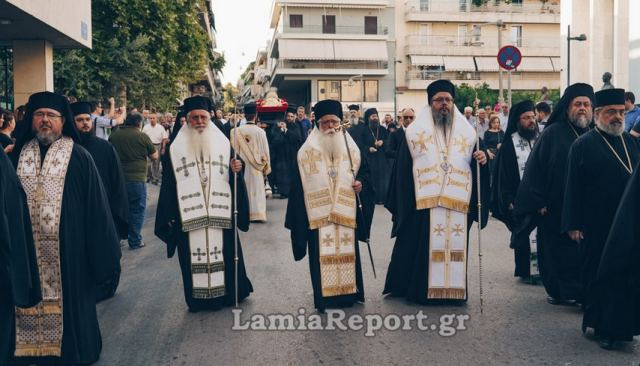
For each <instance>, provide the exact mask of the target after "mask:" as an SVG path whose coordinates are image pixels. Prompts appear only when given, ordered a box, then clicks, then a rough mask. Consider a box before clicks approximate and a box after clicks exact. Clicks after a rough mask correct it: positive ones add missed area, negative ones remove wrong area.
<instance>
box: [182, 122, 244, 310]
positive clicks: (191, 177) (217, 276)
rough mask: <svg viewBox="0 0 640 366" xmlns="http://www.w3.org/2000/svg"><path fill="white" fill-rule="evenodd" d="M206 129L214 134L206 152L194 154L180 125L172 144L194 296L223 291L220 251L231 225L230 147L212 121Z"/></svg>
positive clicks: (211, 296)
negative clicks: (187, 241) (224, 232)
mask: <svg viewBox="0 0 640 366" xmlns="http://www.w3.org/2000/svg"><path fill="white" fill-rule="evenodd" d="M208 128H209V129H211V130H212V131H213V134H214V137H213V139H211V141H210V142H209V143H210V146H209V151H211V153H210V155H209V156H197V155H196V152H195V151H193V150H194V149H192V148H191V145H190V144H189V138H188V135H187V131H186V130H185V129H181V130H180V132H178V135H177V136H176V139H175V140H174V142H173V143H172V144H171V162H172V163H173V170H174V174H175V177H176V188H177V194H178V204H179V208H180V215H181V219H182V230H183V231H184V232H187V233H188V236H189V250H190V253H191V256H190V259H191V261H190V262H191V279H192V283H193V289H192V296H193V298H195V299H212V298H216V297H220V296H224V295H225V294H226V290H225V289H226V287H225V281H224V269H225V263H224V258H223V255H222V252H223V229H230V228H231V209H232V208H231V206H232V201H231V200H232V197H231V187H230V186H229V157H230V153H229V151H230V145H229V140H228V139H227V138H226V137H225V136H224V134H223V133H222V132H220V130H218V128H216V127H215V125H213V124H210V125H209V127H208ZM203 167H204V168H203ZM202 169H204V176H203V173H202V172H201V170H202Z"/></svg>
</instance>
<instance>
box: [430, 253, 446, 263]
mask: <svg viewBox="0 0 640 366" xmlns="http://www.w3.org/2000/svg"><path fill="white" fill-rule="evenodd" d="M431 261H432V262H436V263H442V262H444V252H432V253H431Z"/></svg>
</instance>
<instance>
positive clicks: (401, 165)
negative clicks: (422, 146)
mask: <svg viewBox="0 0 640 366" xmlns="http://www.w3.org/2000/svg"><path fill="white" fill-rule="evenodd" d="M387 192H388V194H387V201H386V203H385V205H384V207H386V209H387V210H389V212H391V215H392V220H393V228H392V229H391V237H395V236H396V235H397V233H398V231H400V230H401V229H402V228H403V226H404V225H406V224H407V222H408V221H409V219H410V217H411V215H412V214H413V213H414V211H415V209H416V196H415V188H414V182H413V158H412V157H411V152H410V151H409V145H408V144H407V140H406V139H400V145H399V146H398V153H397V155H396V162H395V164H394V165H393V170H392V172H391V178H390V180H389V190H388V191H387Z"/></svg>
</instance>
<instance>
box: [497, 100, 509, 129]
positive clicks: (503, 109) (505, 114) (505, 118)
mask: <svg viewBox="0 0 640 366" xmlns="http://www.w3.org/2000/svg"><path fill="white" fill-rule="evenodd" d="M498 118H500V129H501V130H502V131H506V130H507V125H508V124H509V105H508V104H507V103H502V105H501V106H500V113H499V114H498Z"/></svg>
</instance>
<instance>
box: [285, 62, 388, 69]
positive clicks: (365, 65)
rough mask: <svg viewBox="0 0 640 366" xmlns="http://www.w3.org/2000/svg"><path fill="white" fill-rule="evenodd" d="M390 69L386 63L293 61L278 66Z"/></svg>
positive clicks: (295, 67) (290, 67)
mask: <svg viewBox="0 0 640 366" xmlns="http://www.w3.org/2000/svg"><path fill="white" fill-rule="evenodd" d="M387 67H388V62H384V61H363V62H357V61H348V62H340V61H328V60H327V61H322V60H317V61H314V60H309V61H291V60H279V61H278V64H277V68H278V69H331V70H337V69H364V70H382V69H386V68H387Z"/></svg>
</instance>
